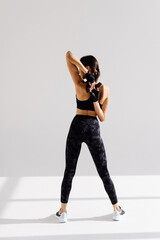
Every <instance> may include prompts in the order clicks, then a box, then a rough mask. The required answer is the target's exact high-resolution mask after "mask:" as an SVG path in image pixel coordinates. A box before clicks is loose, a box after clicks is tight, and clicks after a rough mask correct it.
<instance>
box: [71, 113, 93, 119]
mask: <svg viewBox="0 0 160 240" xmlns="http://www.w3.org/2000/svg"><path fill="white" fill-rule="evenodd" d="M74 118H80V119H83V118H87V119H88V118H93V119H96V120H98V119H97V117H96V116H90V115H82V114H76V115H75V117H74Z"/></svg>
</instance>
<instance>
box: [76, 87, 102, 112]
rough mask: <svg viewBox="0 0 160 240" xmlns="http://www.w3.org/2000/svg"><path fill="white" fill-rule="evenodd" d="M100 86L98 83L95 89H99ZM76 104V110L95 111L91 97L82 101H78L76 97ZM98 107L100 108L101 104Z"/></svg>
mask: <svg viewBox="0 0 160 240" xmlns="http://www.w3.org/2000/svg"><path fill="white" fill-rule="evenodd" d="M101 85H102V83H101V82H99V83H97V84H96V85H95V88H96V89H97V87H100V86H101ZM76 103H77V108H79V109H83V110H91V111H95V109H94V105H93V101H92V99H91V96H90V97H89V98H88V99H87V100H84V101H81V100H78V98H77V96H76ZM99 105H100V107H101V108H102V104H100V103H99Z"/></svg>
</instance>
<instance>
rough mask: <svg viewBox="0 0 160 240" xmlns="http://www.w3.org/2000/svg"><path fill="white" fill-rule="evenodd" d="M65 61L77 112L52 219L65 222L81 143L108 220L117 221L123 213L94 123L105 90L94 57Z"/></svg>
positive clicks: (102, 113) (103, 108)
mask: <svg viewBox="0 0 160 240" xmlns="http://www.w3.org/2000/svg"><path fill="white" fill-rule="evenodd" d="M66 61H67V66H68V69H69V72H70V74H71V77H72V80H73V82H74V85H75V90H76V102H77V111H76V115H75V116H74V118H73V120H72V122H71V125H70V129H69V132H68V136H67V140H66V149H65V158H66V166H65V171H64V177H63V181H62V185H61V208H60V209H59V211H58V212H56V217H57V218H58V219H59V222H61V223H62V222H67V210H66V207H67V203H68V199H69V193H70V191H71V187H72V179H73V177H74V175H75V171H76V165H77V160H78V157H79V154H80V150H81V145H82V142H85V143H86V144H87V146H88V149H89V151H90V153H91V156H92V158H93V161H94V163H95V166H96V169H97V171H98V174H99V176H100V178H101V179H102V181H103V185H104V188H105V190H106V192H107V194H108V196H109V199H110V201H111V203H112V205H113V210H114V211H113V217H112V219H113V220H119V219H120V216H122V215H123V214H124V213H125V212H124V210H123V209H122V208H121V207H120V206H119V205H118V199H117V195H116V190H115V187H114V184H113V181H112V179H111V177H110V174H109V171H108V169H107V157H106V152H105V147H104V144H103V140H102V138H101V135H100V125H99V121H98V118H99V120H100V121H101V122H102V121H104V120H105V119H106V114H107V107H108V101H109V88H108V86H107V85H104V84H102V83H101V82H99V81H98V78H99V76H100V70H99V64H98V61H97V59H96V58H95V57H94V56H92V55H87V56H84V57H82V58H81V59H80V60H79V59H78V58H77V57H76V56H75V55H73V54H72V53H71V52H70V51H68V52H67V53H66ZM78 68H79V69H78ZM84 79H86V82H85V81H84ZM97 115H98V118H97Z"/></svg>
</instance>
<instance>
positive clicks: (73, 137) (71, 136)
mask: <svg viewBox="0 0 160 240" xmlns="http://www.w3.org/2000/svg"><path fill="white" fill-rule="evenodd" d="M76 130H77V126H75V125H74V123H71V126H70V129H69V132H68V135H67V139H66V149H65V158H66V166H67V167H68V168H70V169H71V168H75V167H76V164H77V160H78V157H79V154H80V150H81V146H82V142H81V139H80V136H79V135H78V134H77V131H76Z"/></svg>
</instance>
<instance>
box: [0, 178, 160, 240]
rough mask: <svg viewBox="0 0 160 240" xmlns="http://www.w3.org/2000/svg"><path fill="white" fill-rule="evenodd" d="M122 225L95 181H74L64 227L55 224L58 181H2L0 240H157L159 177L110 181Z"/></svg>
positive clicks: (158, 226) (58, 195) (103, 190)
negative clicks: (114, 218)
mask: <svg viewBox="0 0 160 240" xmlns="http://www.w3.org/2000/svg"><path fill="white" fill-rule="evenodd" d="M111 177H112V180H113V182H114V185H115V188H116V192H117V196H118V200H119V205H120V206H121V207H122V208H123V209H124V210H125V211H126V214H125V216H124V218H123V220H122V221H119V222H115V221H112V212H113V207H112V205H111V202H110V200H109V198H108V195H107V193H106V192H105V189H104V187H103V183H102V181H101V179H100V178H99V176H94V177H93V176H92V177H88V176H81V177H79V176H75V177H74V179H73V182H72V189H71V193H70V198H69V202H68V207H67V210H68V223H59V222H58V220H57V219H56V218H55V212H57V211H58V210H59V208H60V187H61V181H62V177H21V178H18V177H17V178H16V177H15V178H5V177H4V178H0V239H3V240H9V239H11V240H13V239H14V240H15V239H16V240H19V239H24V240H38V239H39V240H50V239H52V240H55V239H57V240H62V239H65V240H71V239H74V240H80V239H83V240H85V239H86V240H91V239H92V240H94V239H97V240H99V239H136V240H138V239H141V240H142V239H160V187H159V185H160V176H111Z"/></svg>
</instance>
